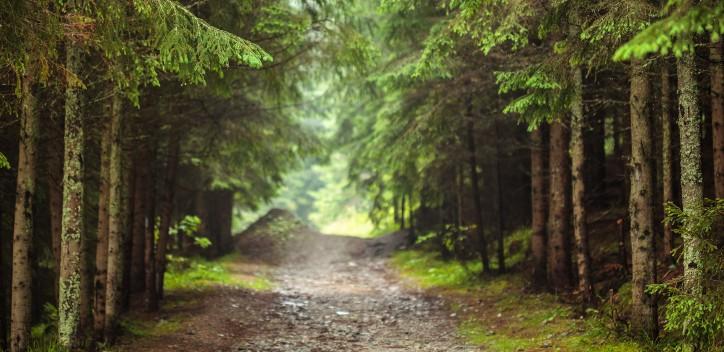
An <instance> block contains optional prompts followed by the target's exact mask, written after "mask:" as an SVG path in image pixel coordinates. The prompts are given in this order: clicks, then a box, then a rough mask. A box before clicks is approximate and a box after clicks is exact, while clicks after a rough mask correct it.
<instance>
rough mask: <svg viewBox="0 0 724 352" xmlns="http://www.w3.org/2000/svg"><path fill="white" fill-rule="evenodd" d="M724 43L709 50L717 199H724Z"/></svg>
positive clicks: (720, 42) (717, 44)
mask: <svg viewBox="0 0 724 352" xmlns="http://www.w3.org/2000/svg"><path fill="white" fill-rule="evenodd" d="M722 50H724V42H723V41H721V40H719V42H718V43H716V44H714V45H712V47H711V49H710V50H709V59H710V61H711V70H710V73H709V74H710V76H711V124H712V140H713V144H714V187H715V189H716V197H717V198H720V199H724V62H722Z"/></svg>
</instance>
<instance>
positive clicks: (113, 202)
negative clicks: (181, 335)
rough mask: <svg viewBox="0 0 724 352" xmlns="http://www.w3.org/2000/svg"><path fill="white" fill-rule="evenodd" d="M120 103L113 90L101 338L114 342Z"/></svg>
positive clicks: (119, 273)
mask: <svg viewBox="0 0 724 352" xmlns="http://www.w3.org/2000/svg"><path fill="white" fill-rule="evenodd" d="M121 106H122V103H121V97H120V96H119V95H118V93H116V94H115V95H114V96H113V102H112V105H111V127H110V129H111V139H110V153H111V154H110V158H109V161H108V171H109V172H108V264H107V270H106V294H105V298H106V307H105V321H104V323H103V325H104V331H103V334H104V338H105V340H106V342H108V343H113V340H114V338H115V332H116V331H115V330H116V326H117V324H118V316H119V314H120V310H121V299H122V292H121V289H122V287H123V231H124V228H123V225H124V221H123V218H122V215H123V212H122V209H121V208H122V207H123V204H122V198H123V196H122V194H121V192H122V183H123V175H122V174H123V145H122V137H121V136H122V130H123V129H122V117H121V113H122V107H121Z"/></svg>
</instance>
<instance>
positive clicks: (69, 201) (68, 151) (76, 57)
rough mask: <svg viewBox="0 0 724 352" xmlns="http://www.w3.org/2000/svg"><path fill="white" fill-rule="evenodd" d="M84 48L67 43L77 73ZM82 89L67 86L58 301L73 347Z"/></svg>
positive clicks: (79, 254)
mask: <svg viewBox="0 0 724 352" xmlns="http://www.w3.org/2000/svg"><path fill="white" fill-rule="evenodd" d="M80 65H81V50H80V48H78V47H77V45H76V44H74V43H72V42H68V44H67V45H66V69H67V70H68V71H69V72H70V74H73V75H76V76H77V75H78V74H79V72H80ZM80 94H81V93H80V89H79V87H77V86H74V85H69V86H68V87H67V88H66V90H65V135H64V142H65V158H64V163H63V223H62V230H61V245H60V258H61V259H60V296H59V302H58V315H59V322H58V336H59V338H58V340H59V342H60V345H61V346H63V347H65V348H68V349H70V350H73V349H75V348H77V347H78V346H80V345H81V343H82V340H83V339H82V334H81V331H80V319H81V310H82V309H81V306H80V305H81V280H85V279H87V278H84V277H83V276H85V275H84V274H85V272H86V270H85V264H86V260H85V258H84V257H83V243H82V242H84V241H85V240H84V239H83V235H82V234H83V192H84V187H85V185H84V183H83V168H84V165H83V148H84V139H83V138H84V137H83V134H84V132H83V118H82V112H81V108H80Z"/></svg>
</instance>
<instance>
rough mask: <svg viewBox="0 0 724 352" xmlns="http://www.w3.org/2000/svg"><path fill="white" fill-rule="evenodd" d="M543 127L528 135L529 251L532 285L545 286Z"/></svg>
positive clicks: (544, 146)
mask: <svg viewBox="0 0 724 352" xmlns="http://www.w3.org/2000/svg"><path fill="white" fill-rule="evenodd" d="M543 128H544V127H543V126H539V127H538V129H536V130H534V131H532V132H531V134H530V139H531V148H530V176H531V180H530V184H531V205H532V207H531V208H532V209H531V230H532V237H531V251H532V253H533V285H534V286H535V287H536V288H538V289H540V288H543V287H545V286H546V281H547V280H546V215H547V213H546V210H547V206H548V204H547V200H548V197H547V194H546V174H545V171H546V165H545V164H546V160H545V149H546V147H547V145H546V143H545V141H544V140H543V131H542V129H543Z"/></svg>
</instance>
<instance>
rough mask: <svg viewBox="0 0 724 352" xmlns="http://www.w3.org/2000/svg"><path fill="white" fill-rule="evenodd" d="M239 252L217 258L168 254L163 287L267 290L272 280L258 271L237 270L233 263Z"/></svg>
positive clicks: (237, 258)
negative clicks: (167, 265) (209, 258)
mask: <svg viewBox="0 0 724 352" xmlns="http://www.w3.org/2000/svg"><path fill="white" fill-rule="evenodd" d="M239 258H240V256H238V255H237V254H232V255H229V256H225V257H222V258H220V259H218V260H216V261H209V260H206V259H202V258H183V257H171V258H170V260H169V270H168V272H167V273H166V275H165V276H164V287H165V288H166V289H168V290H170V291H174V290H203V289H208V288H210V287H214V286H230V287H238V288H246V289H250V290H254V291H269V290H271V289H272V282H271V280H269V278H268V277H267V276H266V275H265V274H264V273H263V272H262V271H261V270H259V271H255V272H239V271H238V270H236V263H237V261H238V260H240V259H239Z"/></svg>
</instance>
